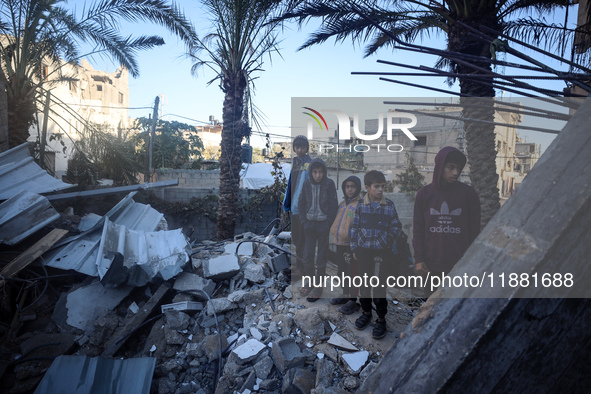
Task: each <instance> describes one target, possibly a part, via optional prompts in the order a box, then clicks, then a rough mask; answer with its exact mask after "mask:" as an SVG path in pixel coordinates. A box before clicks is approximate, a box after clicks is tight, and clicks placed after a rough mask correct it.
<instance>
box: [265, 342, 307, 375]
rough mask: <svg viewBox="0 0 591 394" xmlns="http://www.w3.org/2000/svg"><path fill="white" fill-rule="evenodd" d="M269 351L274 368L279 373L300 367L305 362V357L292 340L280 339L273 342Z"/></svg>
mask: <svg viewBox="0 0 591 394" xmlns="http://www.w3.org/2000/svg"><path fill="white" fill-rule="evenodd" d="M271 351H272V354H273V361H274V362H275V366H276V367H277V369H278V370H279V372H281V373H285V371H287V370H288V369H291V368H295V367H301V366H303V365H304V363H305V361H306V355H305V354H304V353H302V351H301V350H300V347H299V346H298V345H297V343H295V341H294V340H293V338H282V339H280V340H278V341H276V342H273V347H272V350H271Z"/></svg>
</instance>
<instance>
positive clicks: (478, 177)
mask: <svg viewBox="0 0 591 394" xmlns="http://www.w3.org/2000/svg"><path fill="white" fill-rule="evenodd" d="M483 15H487V14H486V13H485V14H483ZM488 15H489V17H488V18H485V17H482V16H478V17H474V18H473V19H472V20H477V21H480V22H482V21H485V20H487V19H489V20H490V17H491V16H494V15H495V12H494V11H492V10H491V11H490V13H488ZM490 22H491V23H490V24H487V25H488V26H489V27H491V28H493V29H495V28H497V26H496V21H495V20H490ZM464 23H467V24H470V21H466V20H464ZM476 27H477V26H476ZM448 39H449V47H450V50H452V51H457V52H461V53H465V54H471V55H476V56H485V57H489V58H490V57H491V54H490V50H489V46H488V44H486V43H484V42H483V41H481V40H479V39H477V38H474V37H472V36H470V35H469V34H468V33H467V32H466V31H465V30H464V29H463V28H462V27H461V26H458V25H455V24H454V25H451V26H450V30H449V34H448ZM475 65H476V66H479V67H481V68H486V69H488V70H492V69H491V66H490V64H488V63H480V64H475ZM456 70H457V72H458V73H459V74H474V73H476V74H482V72H481V71H477V70H474V69H473V68H470V67H467V66H464V65H461V64H458V65H456ZM492 81H493V78H492V77H491V79H490V81H487V82H492ZM460 92H461V93H463V94H467V95H470V96H473V97H462V98H461V99H460V103H470V104H479V106H478V107H476V106H469V107H466V106H464V107H463V110H462V116H463V117H464V118H466V119H478V120H485V121H489V122H492V121H493V120H494V113H495V110H494V99H493V97H494V95H495V91H494V88H493V87H492V86H489V85H485V84H482V83H479V82H477V81H474V80H469V79H465V78H462V79H460ZM464 132H465V137H466V152H467V157H468V164H469V165H470V181H471V184H472V186H473V187H474V189H476V192H477V193H478V196H479V197H480V205H481V210H482V215H481V227H484V226H486V224H487V223H488V222H489V221H490V219H491V218H492V217H493V216H494V215H495V213H497V211H498V210H499V208H500V201H499V189H498V186H497V182H498V178H499V176H498V174H497V168H496V154H497V152H496V146H495V126H494V125H492V124H484V123H478V122H470V121H464Z"/></svg>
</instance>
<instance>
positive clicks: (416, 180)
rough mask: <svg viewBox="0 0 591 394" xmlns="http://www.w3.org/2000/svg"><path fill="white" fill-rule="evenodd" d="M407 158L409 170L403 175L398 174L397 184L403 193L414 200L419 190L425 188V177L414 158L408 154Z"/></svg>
mask: <svg viewBox="0 0 591 394" xmlns="http://www.w3.org/2000/svg"><path fill="white" fill-rule="evenodd" d="M406 157H407V158H408V168H407V169H406V171H404V172H403V173H400V174H396V183H397V184H398V186H399V188H400V192H401V193H406V195H407V196H409V197H410V198H412V199H413V200H414V199H415V196H416V194H417V192H418V191H419V189H420V188H421V187H423V186H425V183H424V182H423V181H424V180H425V177H424V176H423V174H421V173H420V172H419V169H418V168H417V166H416V165H415V163H414V160H413V158H412V157H410V156H409V155H408V154H407V156H406Z"/></svg>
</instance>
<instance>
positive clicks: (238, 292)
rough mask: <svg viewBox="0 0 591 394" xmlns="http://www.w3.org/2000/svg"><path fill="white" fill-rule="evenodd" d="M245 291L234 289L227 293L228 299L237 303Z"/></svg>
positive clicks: (242, 298) (240, 300) (242, 299)
mask: <svg viewBox="0 0 591 394" xmlns="http://www.w3.org/2000/svg"><path fill="white" fill-rule="evenodd" d="M246 293H247V291H246V290H236V291H234V292H232V293H230V294H229V295H228V300H230V301H232V302H234V303H236V304H238V303H240V302H242V301H244V295H245V294H246Z"/></svg>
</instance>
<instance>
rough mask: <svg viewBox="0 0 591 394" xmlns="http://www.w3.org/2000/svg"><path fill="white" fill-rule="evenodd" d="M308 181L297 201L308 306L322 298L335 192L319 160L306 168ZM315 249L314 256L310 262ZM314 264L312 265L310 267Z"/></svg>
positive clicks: (335, 201) (303, 279)
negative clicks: (302, 240) (302, 237)
mask: <svg viewBox="0 0 591 394" xmlns="http://www.w3.org/2000/svg"><path fill="white" fill-rule="evenodd" d="M308 172H309V176H310V178H309V179H308V180H306V181H305V182H304V186H303V187H302V193H301V195H300V198H299V201H298V210H299V214H300V220H301V223H302V229H303V234H304V276H303V277H302V286H303V287H302V290H301V294H302V295H303V296H308V297H307V300H308V301H310V302H314V301H317V300H318V299H319V298H320V297H321V295H322V290H323V286H322V281H323V278H324V276H325V275H326V262H327V253H328V234H329V232H330V226H331V225H332V223H333V222H334V219H335V217H336V214H337V208H338V200H337V190H336V187H335V184H334V182H333V181H332V179H329V178H327V176H326V175H327V171H326V165H325V164H324V161H322V159H314V160H312V162H311V163H310V167H309V168H308ZM316 247H318V253H317V255H316V259H314V256H315V254H316V253H315V251H316ZM314 260H316V264H314Z"/></svg>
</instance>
